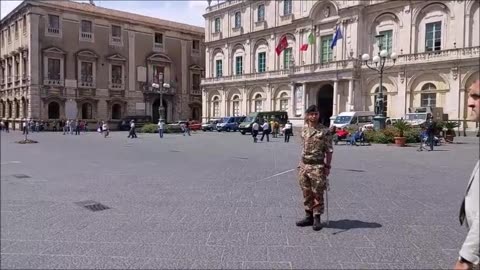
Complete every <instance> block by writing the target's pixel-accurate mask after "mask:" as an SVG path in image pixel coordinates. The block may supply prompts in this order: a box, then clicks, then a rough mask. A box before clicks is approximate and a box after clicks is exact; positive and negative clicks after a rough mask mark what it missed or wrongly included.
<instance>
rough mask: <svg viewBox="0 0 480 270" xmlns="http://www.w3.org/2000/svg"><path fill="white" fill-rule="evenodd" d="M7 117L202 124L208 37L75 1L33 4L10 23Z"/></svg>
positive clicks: (3, 102) (1, 112) (5, 60)
mask: <svg viewBox="0 0 480 270" xmlns="http://www.w3.org/2000/svg"><path fill="white" fill-rule="evenodd" d="M0 25H1V29H0V42H1V44H0V49H1V52H0V63H1V66H0V68H1V69H0V83H1V84H0V117H1V118H2V119H6V120H9V121H10V122H16V123H17V126H18V125H19V123H20V121H21V120H22V119H25V118H29V119H35V120H50V121H53V120H55V119H66V118H72V119H73V118H77V119H82V120H86V121H89V122H97V121H99V120H108V121H109V122H110V123H111V126H112V127H115V126H116V125H114V124H115V123H116V122H119V121H121V119H124V118H125V117H128V116H144V115H149V116H152V118H153V121H156V120H157V119H158V117H159V110H158V109H159V105H160V94H159V93H158V92H157V90H158V89H155V88H152V84H153V83H158V82H159V84H160V85H163V83H168V84H170V88H169V89H164V92H163V95H162V100H163V105H164V107H165V116H166V120H167V121H168V122H174V121H177V120H181V119H182V120H183V119H198V120H200V119H201V102H202V101H201V98H202V96H201V89H200V82H201V77H202V76H203V70H204V63H205V60H204V59H205V58H204V49H203V46H204V29H203V28H201V27H196V26H191V25H186V24H181V23H176V22H171V21H165V20H161V19H157V18H150V17H145V16H141V15H136V14H131V13H126V12H121V11H116V10H111V9H106V8H101V7H96V6H94V5H91V4H86V3H76V2H71V1H25V2H23V3H22V4H20V5H19V6H18V7H17V8H16V9H15V10H13V11H12V12H11V13H10V14H8V15H7V16H6V17H5V18H4V19H2V21H1V23H0Z"/></svg>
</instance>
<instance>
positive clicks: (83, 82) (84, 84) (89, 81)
mask: <svg viewBox="0 0 480 270" xmlns="http://www.w3.org/2000/svg"><path fill="white" fill-rule="evenodd" d="M78 87H81V88H95V81H94V80H93V76H92V75H82V76H81V77H80V81H79V82H78Z"/></svg>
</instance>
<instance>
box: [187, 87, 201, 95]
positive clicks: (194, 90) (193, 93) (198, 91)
mask: <svg viewBox="0 0 480 270" xmlns="http://www.w3.org/2000/svg"><path fill="white" fill-rule="evenodd" d="M190 94H191V95H195V96H201V95H202V90H200V88H194V89H192V90H190Z"/></svg>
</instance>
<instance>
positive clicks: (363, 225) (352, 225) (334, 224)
mask: <svg viewBox="0 0 480 270" xmlns="http://www.w3.org/2000/svg"><path fill="white" fill-rule="evenodd" d="M380 227H382V225H381V224H379V223H376V222H364V221H360V220H351V219H341V220H337V221H330V222H329V224H328V225H327V224H325V228H331V229H341V231H338V232H334V233H333V234H339V233H342V232H346V231H348V230H351V229H371V228H380Z"/></svg>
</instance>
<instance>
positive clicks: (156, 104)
mask: <svg viewBox="0 0 480 270" xmlns="http://www.w3.org/2000/svg"><path fill="white" fill-rule="evenodd" d="M159 107H160V99H159V98H158V99H156V100H155V102H153V104H152V121H153V123H158V119H159V118H160V112H159V111H158V109H159ZM163 108H164V110H163V116H164V117H165V118H164V119H163V120H165V122H166V121H167V119H168V115H167V112H168V108H167V102H166V101H165V99H164V100H163Z"/></svg>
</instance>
